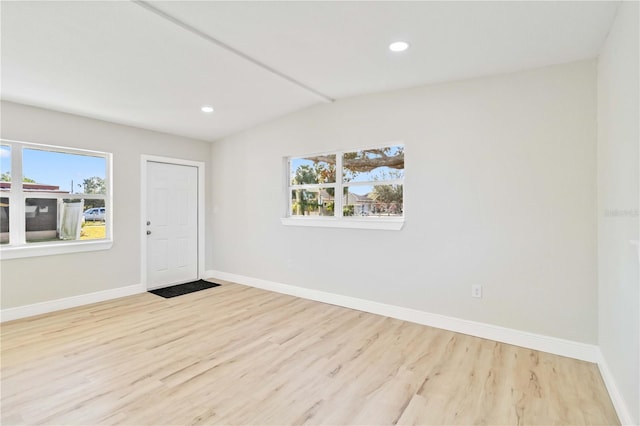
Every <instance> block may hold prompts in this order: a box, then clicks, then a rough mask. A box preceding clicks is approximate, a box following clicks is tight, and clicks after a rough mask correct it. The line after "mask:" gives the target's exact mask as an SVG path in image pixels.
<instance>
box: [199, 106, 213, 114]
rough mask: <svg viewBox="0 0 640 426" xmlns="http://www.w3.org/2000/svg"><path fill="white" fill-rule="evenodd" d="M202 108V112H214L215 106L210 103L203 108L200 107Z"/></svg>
mask: <svg viewBox="0 0 640 426" xmlns="http://www.w3.org/2000/svg"><path fill="white" fill-rule="evenodd" d="M200 110H202V112H213V107H212V106H209V105H205V106H203V107H202V108H200Z"/></svg>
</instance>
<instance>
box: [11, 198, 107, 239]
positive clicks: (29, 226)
mask: <svg viewBox="0 0 640 426" xmlns="http://www.w3.org/2000/svg"><path fill="white" fill-rule="evenodd" d="M87 202H91V203H93V204H92V205H95V206H96V207H92V208H91V209H96V210H102V211H101V213H102V214H103V215H104V214H105V211H104V210H105V209H104V200H87ZM100 205H102V207H100ZM24 208H25V220H26V240H27V242H28V243H36V242H43V241H58V240H99V239H104V238H106V232H105V230H106V227H105V222H104V220H103V219H102V220H101V219H97V220H92V221H88V220H85V212H86V210H85V209H84V203H83V201H82V200H78V199H66V200H57V199H55V198H46V199H42V198H27V199H26V201H25V206H24ZM87 210H89V209H87Z"/></svg>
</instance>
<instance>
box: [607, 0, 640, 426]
mask: <svg viewBox="0 0 640 426" xmlns="http://www.w3.org/2000/svg"><path fill="white" fill-rule="evenodd" d="M638 13H639V8H638V3H637V2H623V3H622V5H621V6H620V8H619V10H618V15H617V17H616V20H615V22H614V25H613V27H612V29H611V32H610V33H609V37H608V39H607V41H606V43H605V46H604V47H603V50H602V52H601V56H600V59H599V63H598V282H599V287H598V299H599V317H598V318H599V320H598V325H599V331H598V343H599V345H600V350H601V352H602V354H603V357H604V359H605V361H606V363H607V364H608V366H609V369H610V370H611V373H612V376H613V378H614V379H615V382H616V385H617V388H618V390H619V391H620V394H621V397H622V398H623V399H624V402H625V404H626V407H627V409H628V412H629V416H631V417H632V418H633V420H632V421H633V423H634V424H640V371H639V365H640V349H639V347H640V343H639V340H640V282H639V280H640V278H639V275H638V254H637V251H636V250H635V248H634V247H633V246H632V245H631V244H629V241H630V240H638V239H639V236H638V232H639V227H638V209H639V208H640V204H639V201H638V200H639V198H638V193H639V191H640V185H639V179H640V176H639V173H638V160H639V158H638V156H639V154H640V151H639V149H638V144H639V140H640V131H639V128H638V126H639V119H640V118H639V117H640V108H639V106H638V105H639V103H640V98H639V95H638V93H639V91H640V86H639V83H638V81H639V80H640V73H639V72H638V61H639V60H640V57H639V52H638V51H639V49H640V46H639V42H638V37H639V36H640V34H639V32H638Z"/></svg>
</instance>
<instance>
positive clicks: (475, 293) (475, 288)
mask: <svg viewBox="0 0 640 426" xmlns="http://www.w3.org/2000/svg"><path fill="white" fill-rule="evenodd" d="M471 297H482V286H481V285H480V284H473V285H472V286H471Z"/></svg>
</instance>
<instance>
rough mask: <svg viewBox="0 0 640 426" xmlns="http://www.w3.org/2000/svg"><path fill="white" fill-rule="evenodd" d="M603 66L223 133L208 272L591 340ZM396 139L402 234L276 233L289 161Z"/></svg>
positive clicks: (484, 81)
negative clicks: (476, 290) (478, 293)
mask: <svg viewBox="0 0 640 426" xmlns="http://www.w3.org/2000/svg"><path fill="white" fill-rule="evenodd" d="M595 71H596V65H595V63H594V62H593V61H586V62H579V63H572V64H567V65H560V66H553V67H547V68H543V69H538V70H532V71H527V72H520V73H515V74H508V75H501V76H495V77H487V78H479V79H473V80H468V81H462V82H456V83H450V84H441V85H435V86H427V87H422V88H414V89H407V90H399V91H394V92H389V93H384V94H378V95H371V96H363V97H356V98H352V99H348V100H344V101H339V102H336V103H334V104H331V105H322V106H318V107H313V108H311V109H308V110H305V111H302V112H299V113H295V114H293V115H290V116H287V117H285V118H282V119H280V120H277V121H274V122H271V123H268V124H265V125H262V126H259V127H257V128H254V129H252V130H249V131H246V132H244V133H241V134H238V135H235V136H233V137H229V138H226V139H223V140H221V141H219V142H217V143H215V144H214V146H213V150H212V163H213V164H212V166H213V176H212V181H211V191H212V196H213V203H214V205H213V212H214V216H213V218H214V220H213V227H214V229H213V235H214V238H213V240H212V244H213V248H212V258H211V259H210V262H209V264H210V265H211V266H212V268H213V269H214V270H217V271H223V272H229V273H235V274H240V275H245V276H250V277H255V278H260V279H264V280H270V281H275V282H281V283H285V284H291V285H296V286H301V287H307V288H312V289H317V290H323V291H327V292H331V293H337V294H341V295H347V296H353V297H358V298H362V299H367V300H372V301H378V302H383V303H387V304H392V305H398V306H403V307H408V308H414V309H419V310H423V311H427V312H432V313H439V314H444V315H449V316H454V317H458V318H464V319H469V320H475V321H480V322H485V323H490V324H496V325H501V326H505V327H510V328H515V329H519V330H525V331H530V332H534V333H540V334H544V335H549V336H556V337H560V338H564V339H569V340H574V341H579V342H584V343H596V341H597V293H596V288H597V285H596V119H595V118H596V73H595ZM388 141H404V143H405V145H406V155H407V158H406V176H407V177H406V191H405V206H406V217H407V219H406V224H405V227H404V229H403V230H401V231H374V230H353V229H327V228H300V227H285V226H283V225H281V223H280V218H281V217H282V216H283V214H284V211H285V206H286V196H285V191H284V189H283V180H284V178H283V174H284V173H285V172H284V170H283V157H285V156H288V155H297V154H306V153H313V152H318V151H326V150H332V149H337V148H350V147H359V146H362V145H367V144H380V143H384V142H388ZM472 284H482V285H483V286H484V298H483V299H473V298H471V296H470V294H471V285H472Z"/></svg>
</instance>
